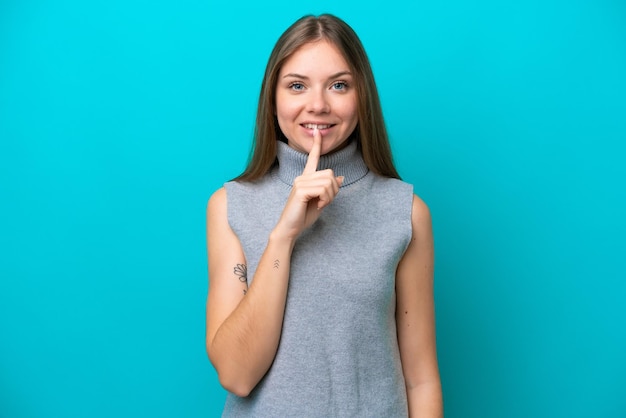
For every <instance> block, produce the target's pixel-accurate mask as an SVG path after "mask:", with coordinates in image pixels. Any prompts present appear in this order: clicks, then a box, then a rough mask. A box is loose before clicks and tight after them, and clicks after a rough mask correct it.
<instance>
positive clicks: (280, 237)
mask: <svg viewBox="0 0 626 418" xmlns="http://www.w3.org/2000/svg"><path fill="white" fill-rule="evenodd" d="M297 238H298V236H297V235H295V234H293V233H289V232H288V231H284V230H283V229H281V228H280V227H278V226H277V227H276V228H274V229H273V230H272V232H270V236H269V239H268V241H269V242H268V243H269V244H274V245H278V246H288V247H289V250H290V251H291V249H293V246H294V245H295V244H296V240H297Z"/></svg>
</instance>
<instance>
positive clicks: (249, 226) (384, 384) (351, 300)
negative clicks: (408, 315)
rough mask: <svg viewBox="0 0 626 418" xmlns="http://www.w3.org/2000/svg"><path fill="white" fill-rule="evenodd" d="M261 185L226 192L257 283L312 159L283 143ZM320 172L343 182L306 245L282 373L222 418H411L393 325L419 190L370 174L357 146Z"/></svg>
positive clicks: (276, 367) (330, 159) (277, 363)
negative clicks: (285, 211) (290, 199)
mask: <svg viewBox="0 0 626 418" xmlns="http://www.w3.org/2000/svg"><path fill="white" fill-rule="evenodd" d="M278 145H279V148H278V165H277V166H276V167H274V168H273V169H272V171H271V172H270V173H269V174H268V175H266V176H265V177H264V178H262V179H261V180H259V181H256V182H229V183H226V185H225V186H226V192H227V199H228V200H227V201H228V221H229V223H230V226H231V228H232V229H233V231H234V232H235V233H236V234H237V236H238V237H239V240H240V242H241V244H242V246H243V250H244V253H245V256H246V261H247V263H248V282H249V283H251V282H252V280H253V277H254V273H255V271H256V268H257V265H258V263H259V259H260V258H261V255H262V254H263V251H264V250H265V246H266V244H267V239H268V237H269V233H270V231H271V230H272V229H273V228H274V226H275V225H276V223H277V222H278V218H279V216H280V214H281V212H282V209H283V207H284V205H285V202H286V201H287V197H288V196H289V192H290V190H291V186H292V184H293V180H294V178H295V177H296V176H298V175H300V174H301V173H302V170H303V169H304V165H305V163H306V159H307V155H306V154H302V153H300V152H298V151H296V150H294V149H292V148H290V147H288V146H287V145H286V144H284V143H282V142H279V143H278ZM318 168H319V169H320V170H321V169H326V168H332V169H333V170H334V172H335V175H337V176H345V179H344V182H343V185H342V186H341V189H340V192H339V194H338V195H337V197H336V198H335V200H334V201H333V202H332V203H331V204H330V205H329V206H328V207H326V208H325V209H324V210H323V212H322V214H321V216H320V218H319V219H318V220H317V222H316V223H315V224H313V226H311V228H309V229H307V230H306V231H304V232H303V233H302V234H301V236H300V237H299V238H298V241H297V242H296V245H295V247H294V249H293V254H292V257H291V274H290V277H289V288H288V294H287V304H286V307H285V317H284V321H283V330H282V335H281V340H280V344H279V347H278V352H277V353H276V357H275V359H274V363H273V364H272V366H271V368H270V369H269V371H268V372H267V374H266V375H265V377H264V378H263V379H262V380H261V381H260V382H259V384H258V385H257V386H256V387H255V388H254V390H253V391H252V392H251V393H250V395H249V396H247V397H245V398H241V397H237V396H235V395H233V394H231V393H229V394H228V397H227V399H226V405H225V406H224V412H223V416H224V417H281V418H282V417H298V418H302V417H324V418H327V417H406V416H407V401H406V389H405V386H404V378H403V375H402V367H401V364H400V356H399V350H398V341H397V337H396V322H395V303H396V301H395V296H396V295H395V273H396V268H397V265H398V262H399V261H400V259H401V257H402V255H403V254H404V251H405V250H406V248H407V246H408V244H409V242H410V240H411V235H412V233H411V208H412V201H413V188H412V186H411V185H409V184H407V183H404V182H402V181H400V180H396V179H389V178H385V177H381V176H378V175H375V174H373V173H372V172H370V171H368V169H367V166H366V165H365V163H364V162H363V159H362V157H361V154H360V152H359V151H358V149H357V145H356V143H355V142H352V143H350V144H349V145H348V146H347V147H345V148H343V149H341V150H339V151H337V152H335V153H332V154H330V155H325V156H322V157H321V159H320V164H319V166H318Z"/></svg>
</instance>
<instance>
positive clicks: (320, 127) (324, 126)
mask: <svg viewBox="0 0 626 418" xmlns="http://www.w3.org/2000/svg"><path fill="white" fill-rule="evenodd" d="M300 126H302V127H304V128H306V129H315V128H317V129H319V130H320V131H322V130H324V129H328V128H331V127H333V126H335V125H332V124H325V125H322V124H315V123H303V124H301V125H300Z"/></svg>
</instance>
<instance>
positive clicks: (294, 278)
mask: <svg viewBox="0 0 626 418" xmlns="http://www.w3.org/2000/svg"><path fill="white" fill-rule="evenodd" d="M207 241H208V260H209V278H210V279H209V294H208V301H207V330H206V346H207V352H208V355H209V358H210V360H211V362H212V363H213V365H214V367H215V369H216V370H217V373H218V375H219V379H220V382H221V384H222V385H223V386H224V388H226V389H227V390H228V391H229V392H230V393H229V395H228V398H227V401H226V405H225V407H224V416H254V417H310V416H319V417H340V416H358V417H368V416H372V417H400V416H407V415H409V416H412V417H417V416H419V417H440V416H442V400H441V384H440V379H439V372H438V367H437V357H436V348H435V325H434V306H433V305H434V304H433V238H432V231H431V220H430V214H429V210H428V208H427V206H426V205H425V204H424V203H423V202H422V201H421V200H420V199H419V198H418V197H417V196H415V195H414V194H413V188H412V186H411V185H409V184H407V183H404V182H402V181H401V180H399V176H398V174H397V172H396V170H395V168H394V165H393V162H392V158H391V151H390V147H389V142H388V138H387V133H386V130H385V125H384V121H383V117H382V112H381V108H380V102H379V98H378V93H377V90H376V85H375V83H374V77H373V74H372V70H371V68H370V65H369V61H368V59H367V56H366V53H365V51H364V49H363V46H362V45H361V42H360V41H359V39H358V37H357V35H356V34H355V33H354V31H353V30H352V29H351V28H350V27H349V26H348V25H347V24H346V23H345V22H343V21H342V20H340V19H338V18H337V17H334V16H332V15H321V16H319V17H314V16H305V17H303V18H301V19H300V20H298V21H297V22H295V23H294V24H293V25H292V26H291V27H290V28H289V29H287V31H286V32H285V33H284V34H283V35H282V36H281V37H280V39H279V40H278V42H277V43H276V45H275V47H274V50H273V51H272V54H271V56H270V59H269V62H268V64H267V68H266V71H265V77H264V80H263V84H262V87H261V95H260V99H259V107H258V113H257V120H256V132H255V144H254V152H253V156H252V159H251V161H250V163H249V165H248V167H247V168H246V170H245V171H244V173H243V174H241V175H240V176H239V177H238V178H236V179H235V180H234V181H231V182H228V183H226V184H225V187H224V188H221V189H220V190H218V191H217V192H215V194H214V195H213V196H212V197H211V199H210V200H209V204H208V209H207Z"/></svg>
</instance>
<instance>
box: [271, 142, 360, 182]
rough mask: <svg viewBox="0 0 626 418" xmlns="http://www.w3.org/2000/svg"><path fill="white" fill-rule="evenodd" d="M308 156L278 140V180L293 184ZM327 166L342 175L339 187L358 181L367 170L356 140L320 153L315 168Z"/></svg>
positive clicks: (321, 168) (337, 174) (322, 168)
mask: <svg viewBox="0 0 626 418" xmlns="http://www.w3.org/2000/svg"><path fill="white" fill-rule="evenodd" d="M308 157H309V155H308V154H305V153H303V152H300V151H296V150H295V149H293V148H291V147H290V146H289V145H287V144H285V143H284V142H282V141H278V149H277V158H278V168H277V174H278V177H279V178H280V180H281V181H283V182H284V183H286V184H288V185H290V186H293V181H294V179H295V178H296V177H298V176H299V175H301V174H302V170H304V166H305V165H306V160H307V158H308ZM328 168H330V169H332V170H333V172H334V173H335V176H337V177H339V176H344V180H343V184H342V185H341V187H345V186H348V185H350V184H352V183H355V182H357V181H359V180H360V179H362V178H363V177H364V176H365V175H366V174H367V172H368V171H369V170H368V168H367V166H366V165H365V162H364V161H363V157H362V156H361V153H360V152H359V150H358V148H357V143H356V141H350V143H349V144H348V145H346V146H345V147H343V148H342V149H340V150H339V151H335V152H331V153H330V154H326V155H322V156H321V157H320V161H319V164H318V166H317V169H318V170H326V169H328Z"/></svg>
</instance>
